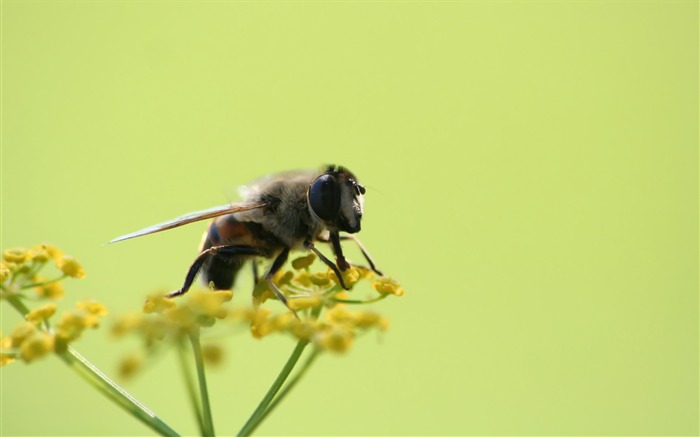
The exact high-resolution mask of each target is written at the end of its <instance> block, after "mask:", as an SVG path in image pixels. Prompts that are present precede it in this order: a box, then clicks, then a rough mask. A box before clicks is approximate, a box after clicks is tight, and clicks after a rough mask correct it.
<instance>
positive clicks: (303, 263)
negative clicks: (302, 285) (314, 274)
mask: <svg viewBox="0 0 700 437" xmlns="http://www.w3.org/2000/svg"><path fill="white" fill-rule="evenodd" d="M315 260H316V255H314V254H313V253H310V254H308V255H306V256H301V257H299V258H297V259H295V260H294V261H292V267H293V268H294V270H301V269H305V268H307V267H309V266H310V265H311V264H313V262H314V261H315Z"/></svg>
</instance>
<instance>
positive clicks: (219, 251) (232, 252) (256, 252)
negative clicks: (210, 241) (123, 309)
mask: <svg viewBox="0 0 700 437" xmlns="http://www.w3.org/2000/svg"><path fill="white" fill-rule="evenodd" d="M217 255H219V256H230V257H235V256H264V253H263V252H262V251H261V250H260V249H258V248H256V247H253V246H245V245H232V246H214V247H210V248H209V249H206V250H203V251H202V252H201V253H200V254H199V255H198V256H197V258H195V260H194V262H193V263H192V265H191V266H190V269H189V270H188V271H187V276H185V283H184V284H182V288H180V289H179V290H175V291H173V292H170V293H168V294H167V295H166V297H175V296H179V295H181V294H185V293H187V291H188V290H189V289H190V287H192V283H194V280H195V278H196V277H197V274H198V273H199V271H200V270H201V269H202V266H203V265H204V263H205V262H206V261H207V260H208V259H210V258H211V257H213V256H217Z"/></svg>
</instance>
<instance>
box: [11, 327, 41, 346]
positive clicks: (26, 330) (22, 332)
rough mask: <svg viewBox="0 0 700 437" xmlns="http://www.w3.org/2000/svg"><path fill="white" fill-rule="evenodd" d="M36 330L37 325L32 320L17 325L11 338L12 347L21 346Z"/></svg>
mask: <svg viewBox="0 0 700 437" xmlns="http://www.w3.org/2000/svg"><path fill="white" fill-rule="evenodd" d="M35 332H36V325H35V324H34V323H32V322H22V323H20V324H19V325H17V326H15V329H13V330H12V333H11V334H10V338H11V339H12V347H15V348H16V347H19V345H21V344H22V342H23V341H24V340H25V339H26V338H27V337H29V336H31V335H32V334H34V333H35Z"/></svg>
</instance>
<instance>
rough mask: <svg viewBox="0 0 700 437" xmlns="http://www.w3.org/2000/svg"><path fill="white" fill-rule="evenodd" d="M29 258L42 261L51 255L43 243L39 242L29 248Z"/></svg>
mask: <svg viewBox="0 0 700 437" xmlns="http://www.w3.org/2000/svg"><path fill="white" fill-rule="evenodd" d="M29 259H31V260H33V261H36V262H40V263H43V262H46V261H48V260H49V259H51V255H49V251H48V250H47V249H46V245H45V244H39V245H36V246H34V247H33V248H32V249H30V250H29Z"/></svg>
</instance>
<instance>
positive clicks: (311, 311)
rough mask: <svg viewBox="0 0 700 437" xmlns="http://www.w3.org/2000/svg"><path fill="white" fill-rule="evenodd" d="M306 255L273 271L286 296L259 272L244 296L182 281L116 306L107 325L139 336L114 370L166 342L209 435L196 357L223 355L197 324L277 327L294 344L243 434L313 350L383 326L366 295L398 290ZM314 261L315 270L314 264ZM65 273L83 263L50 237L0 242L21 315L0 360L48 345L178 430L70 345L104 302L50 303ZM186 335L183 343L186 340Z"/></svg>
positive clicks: (6, 289)
mask: <svg viewBox="0 0 700 437" xmlns="http://www.w3.org/2000/svg"><path fill="white" fill-rule="evenodd" d="M315 259H316V258H315V256H314V255H313V254H311V255H308V256H303V257H299V258H297V259H295V260H293V261H292V262H291V267H292V268H291V269H290V270H287V271H280V272H279V273H278V274H277V275H276V276H275V278H273V282H274V284H275V285H276V286H277V288H279V289H280V290H281V291H282V293H283V294H284V295H285V298H286V301H287V305H288V306H285V305H283V304H282V303H281V302H279V301H277V295H276V294H275V293H274V292H273V291H272V290H271V289H270V288H269V284H268V282H267V281H260V282H259V283H258V284H257V285H256V287H255V290H254V291H253V296H252V303H251V304H250V305H249V306H240V305H239V306H233V305H232V304H231V300H232V298H233V292H231V291H228V290H213V289H209V290H200V291H191V292H190V293H188V294H187V295H185V296H181V297H178V298H174V299H170V298H166V297H164V296H163V294H162V293H158V294H156V295H153V296H150V297H149V298H148V299H147V300H146V302H145V303H144V304H143V307H142V308H141V311H136V312H133V313H129V314H125V315H122V316H120V317H118V318H117V319H116V321H115V322H114V323H113V325H112V329H111V331H112V334H113V335H114V336H116V337H124V336H126V335H136V336H137V337H139V338H140V339H141V340H142V343H143V350H142V351H141V353H137V354H133V355H131V356H128V357H126V358H125V359H123V360H122V362H121V363H120V364H119V367H118V369H119V373H120V374H121V375H122V376H125V377H126V376H132V375H134V374H136V373H138V371H139V369H140V368H141V367H142V366H143V365H144V363H145V362H146V358H148V357H149V356H150V355H153V354H155V353H156V352H158V351H162V350H166V349H167V348H168V347H169V346H175V347H174V348H175V349H176V350H177V351H178V355H179V357H180V363H181V366H182V368H183V376H184V380H185V386H186V388H187V390H188V393H189V397H190V400H191V402H190V404H191V405H192V407H193V409H194V411H195V416H196V418H197V424H198V425H199V430H200V433H201V434H202V435H214V434H215V433H214V421H213V418H212V410H211V407H210V404H209V396H208V390H207V385H206V377H205V363H206V364H207V365H208V366H211V365H215V364H220V363H222V361H223V360H224V358H225V357H224V350H223V348H221V347H220V346H218V345H216V344H213V343H211V342H209V341H208V340H207V336H206V335H204V334H208V333H209V332H211V331H210V328H212V327H213V326H215V325H216V326H217V328H222V327H223V328H227V327H235V328H236V329H237V330H238V331H240V328H241V327H244V328H245V330H248V331H249V332H250V334H251V335H252V336H253V337H254V338H257V339H264V338H267V337H269V336H271V335H284V336H287V337H289V338H291V339H292V340H294V341H295V342H296V346H295V347H294V350H293V351H292V353H291V355H290V357H289V358H288V360H287V362H286V363H285V365H284V366H283V368H282V370H281V371H280V373H279V375H278V376H277V378H275V380H274V382H273V384H272V385H271V386H270V388H269V390H268V392H267V393H266V394H265V396H264V397H263V399H262V401H260V403H259V404H258V406H257V408H256V409H255V411H253V413H252V414H251V416H250V417H249V418H248V420H247V421H246V422H245V424H244V425H243V427H242V428H241V430H240V431H239V432H238V434H239V435H250V434H251V433H252V432H253V431H254V430H255V429H256V427H257V426H258V425H259V424H260V423H261V422H262V421H263V420H264V419H265V417H267V415H268V414H269V413H270V412H271V411H273V410H274V408H275V407H276V405H277V404H278V403H279V402H280V401H281V400H282V399H283V398H284V397H285V395H286V394H287V393H288V392H289V391H290V390H291V389H292V388H293V387H294V386H295V385H296V384H297V383H298V381H299V380H300V379H301V377H302V376H303V375H304V374H305V372H306V371H307V369H308V368H309V367H310V365H311V363H312V362H313V361H314V360H315V359H316V357H317V356H319V355H321V354H322V353H323V352H331V353H343V352H347V351H348V350H349V349H350V348H351V347H352V346H353V345H354V343H355V341H356V340H357V338H358V337H360V336H361V335H362V334H363V333H365V332H367V331H370V330H377V331H385V330H386V329H387V328H388V326H389V323H388V321H387V320H386V319H385V318H384V317H383V316H381V315H379V314H378V313H376V312H374V311H371V310H368V309H367V308H368V307H369V306H368V305H370V304H373V303H376V302H378V301H381V300H383V299H385V298H387V297H388V296H401V295H403V289H402V288H401V286H400V284H399V283H398V282H397V281H396V280H394V279H392V278H388V277H375V274H374V273H373V272H372V271H371V270H369V269H367V268H364V267H360V266H353V267H351V268H349V269H346V270H345V271H344V272H342V276H343V278H342V283H344V284H345V285H347V286H349V287H350V289H349V290H345V289H343V288H342V287H341V285H340V282H341V281H340V280H339V279H338V277H336V275H335V273H333V271H332V270H328V269H327V268H326V267H325V264H322V263H315ZM51 265H53V269H54V272H53V274H46V276H42V274H43V273H44V271H45V268H46V267H47V266H51ZM319 266H322V267H319ZM315 267H317V268H321V269H322V270H315V269H314V268H315ZM69 277H70V278H84V277H85V271H84V269H83V267H82V265H81V264H80V263H79V262H78V261H77V260H76V259H75V258H73V257H71V256H68V255H64V254H63V252H62V251H61V250H59V249H57V248H56V247H53V246H50V245H47V244H41V245H38V246H36V247H34V248H32V249H29V250H26V249H9V250H5V251H3V252H2V261H0V300H2V301H5V302H7V303H9V304H10V305H11V306H12V307H13V308H14V309H16V310H17V311H18V312H19V313H20V314H21V315H22V316H23V318H24V321H22V322H20V323H19V324H17V325H16V326H15V327H14V328H12V329H11V330H10V331H9V335H3V334H2V333H0V365H2V366H4V365H8V364H10V363H13V362H16V361H24V362H25V363H31V362H33V361H35V360H37V359H40V358H42V357H45V356H48V355H52V354H53V355H55V356H57V357H58V358H60V359H61V360H62V361H64V362H65V363H66V364H68V365H69V367H70V368H71V369H73V370H75V371H76V372H77V374H78V375H80V376H81V377H82V378H84V379H85V380H86V381H87V382H88V383H90V384H91V385H92V386H94V387H95V388H97V389H98V390H99V391H100V392H102V393H103V394H104V395H105V396H107V397H108V398H110V399H112V400H113V401H114V402H115V403H116V405H118V406H119V407H121V408H122V409H124V410H125V411H127V412H128V413H129V414H131V415H132V416H133V417H135V418H136V419H138V420H140V421H141V422H142V423H144V424H145V425H146V426H149V427H150V428H151V429H152V430H153V431H155V432H157V433H159V434H161V435H178V433H177V432H176V431H175V430H173V429H172V428H171V427H170V426H168V424H166V423H165V422H163V421H162V420H161V419H159V418H158V416H156V415H155V414H154V413H153V412H151V411H150V410H148V409H147V408H146V407H145V406H144V405H143V404H142V403H141V402H139V401H137V400H136V399H135V398H134V397H133V396H131V395H129V394H128V393H127V392H126V391H125V390H124V389H123V388H121V387H119V386H118V385H117V384H116V383H114V382H113V381H111V380H110V379H109V378H108V377H107V376H106V375H105V374H104V373H103V372H101V371H100V370H99V369H97V368H96V367H95V366H94V365H92V364H91V363H90V362H89V361H88V360H87V359H86V358H85V357H83V356H82V355H80V354H79V353H78V352H77V351H76V350H75V349H74V348H73V343H74V342H75V341H76V340H78V339H79V338H80V337H81V336H82V334H83V333H84V332H85V331H86V330H87V329H94V328H97V327H99V326H100V324H101V321H102V318H104V317H105V316H106V315H107V308H105V307H104V305H102V304H100V303H99V302H96V301H94V300H82V301H78V302H77V303H76V304H75V305H74V307H73V308H72V309H70V310H68V311H63V312H59V311H58V310H57V306H56V304H55V303H54V302H55V301H56V300H60V299H61V298H63V296H64V288H63V281H64V280H65V279H67V278H69ZM363 283H364V284H363ZM361 285H368V286H367V287H364V288H365V291H358V290H360V289H362V287H361ZM372 290H373V291H372ZM28 303H29V304H31V305H32V307H31V308H30V307H29V306H28V305H27V304H28ZM239 304H240V302H239ZM200 339H204V340H206V341H207V344H203V345H202V344H200ZM187 344H189V345H190V346H191V347H190V348H189V349H188V348H187V347H186V346H187ZM307 346H311V347H312V348H311V349H312V352H311V353H310V354H309V355H307V359H306V361H305V362H304V363H303V365H302V366H301V368H300V369H297V370H296V371H295V373H294V375H293V376H292V377H291V378H288V377H290V375H291V374H292V371H293V370H294V368H295V365H296V364H297V362H298V361H299V359H300V357H301V356H302V354H303V352H304V350H305V348H306V347H307ZM189 351H191V352H192V354H193V356H194V362H195V366H196V369H195V372H196V382H195V380H194V379H193V375H192V374H191V373H192V372H191V368H190V365H189V364H188V360H187V358H186V352H189ZM197 388H198V390H197Z"/></svg>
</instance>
